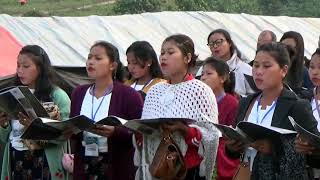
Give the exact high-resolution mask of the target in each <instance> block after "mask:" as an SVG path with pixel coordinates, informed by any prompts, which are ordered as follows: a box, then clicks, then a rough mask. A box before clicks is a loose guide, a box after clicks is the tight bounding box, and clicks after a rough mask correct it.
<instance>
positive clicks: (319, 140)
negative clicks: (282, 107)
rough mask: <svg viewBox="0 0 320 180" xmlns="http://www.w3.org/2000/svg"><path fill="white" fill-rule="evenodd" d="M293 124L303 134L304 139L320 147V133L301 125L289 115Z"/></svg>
mask: <svg viewBox="0 0 320 180" xmlns="http://www.w3.org/2000/svg"><path fill="white" fill-rule="evenodd" d="M288 118H289V120H290V122H291V124H292V126H293V127H294V129H295V130H296V131H297V133H298V134H299V135H300V136H301V138H302V139H304V140H306V141H307V142H308V143H310V144H311V145H313V146H315V147H316V148H317V149H320V135H317V134H314V133H312V132H310V131H308V130H306V129H305V128H303V127H302V126H300V125H299V124H298V123H297V122H296V121H295V120H294V119H293V118H292V117H291V116H288Z"/></svg>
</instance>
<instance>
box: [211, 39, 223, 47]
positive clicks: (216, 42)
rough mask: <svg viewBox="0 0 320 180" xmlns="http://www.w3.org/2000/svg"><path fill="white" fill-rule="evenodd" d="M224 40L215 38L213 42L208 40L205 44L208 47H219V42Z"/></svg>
mask: <svg viewBox="0 0 320 180" xmlns="http://www.w3.org/2000/svg"><path fill="white" fill-rule="evenodd" d="M224 41H225V39H217V40H215V41H213V42H209V43H208V44H207V46H209V47H210V48H215V47H219V46H221V44H222V43H223V42H224Z"/></svg>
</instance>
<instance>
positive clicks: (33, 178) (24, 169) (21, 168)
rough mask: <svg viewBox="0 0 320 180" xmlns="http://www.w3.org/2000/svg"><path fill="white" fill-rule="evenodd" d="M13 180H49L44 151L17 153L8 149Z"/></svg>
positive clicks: (12, 149) (49, 175)
mask: <svg viewBox="0 0 320 180" xmlns="http://www.w3.org/2000/svg"><path fill="white" fill-rule="evenodd" d="M10 153H11V173H12V174H11V175H12V179H13V180H50V179H51V174H50V170H49V165H48V162H47V158H46V155H45V152H44V150H34V151H28V150H27V151H18V150H16V149H14V148H13V147H10Z"/></svg>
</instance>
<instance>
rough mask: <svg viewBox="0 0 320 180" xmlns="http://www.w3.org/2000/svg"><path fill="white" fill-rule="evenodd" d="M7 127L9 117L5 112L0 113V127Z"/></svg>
mask: <svg viewBox="0 0 320 180" xmlns="http://www.w3.org/2000/svg"><path fill="white" fill-rule="evenodd" d="M8 125H9V117H8V114H7V113H5V112H0V126H1V127H2V128H6V127H7V126H8Z"/></svg>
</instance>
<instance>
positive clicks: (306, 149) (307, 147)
mask: <svg viewBox="0 0 320 180" xmlns="http://www.w3.org/2000/svg"><path fill="white" fill-rule="evenodd" d="M294 148H295V149H296V151H297V152H299V153H302V154H307V155H319V154H320V152H319V150H317V149H316V148H315V147H314V146H312V145H311V144H309V143H308V141H306V140H304V139H303V138H302V137H301V136H300V135H299V134H298V135H297V136H296V139H295V141H294Z"/></svg>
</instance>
